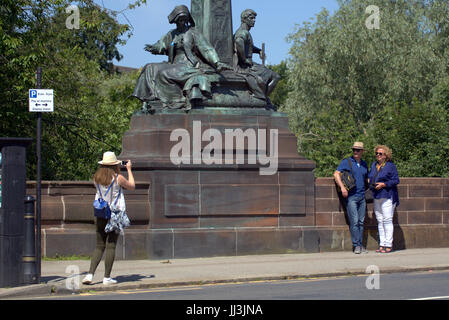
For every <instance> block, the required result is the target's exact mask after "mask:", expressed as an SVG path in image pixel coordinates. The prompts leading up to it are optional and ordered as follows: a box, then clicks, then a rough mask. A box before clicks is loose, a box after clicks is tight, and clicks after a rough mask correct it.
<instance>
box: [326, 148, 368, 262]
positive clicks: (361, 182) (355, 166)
mask: <svg viewBox="0 0 449 320" xmlns="http://www.w3.org/2000/svg"><path fill="white" fill-rule="evenodd" d="M364 151H365V149H364V147H363V143H362V142H354V145H353V146H352V152H353V155H352V157H350V158H347V159H343V161H342V162H341V163H340V165H339V166H338V168H337V170H336V171H335V172H334V179H335V182H336V183H337V185H338V187H339V188H340V190H341V193H342V195H343V197H344V198H345V199H346V210H347V212H348V218H349V224H350V225H349V231H350V233H351V239H352V245H353V247H354V253H356V254H360V253H361V252H363V253H367V252H368V251H366V249H365V248H364V247H363V246H362V239H363V222H364V221H365V212H366V200H365V183H366V179H367V177H368V166H367V165H366V162H365V161H363V160H362V155H363V152H364ZM348 159H349V160H350V163H351V166H352V173H353V175H354V179H355V187H353V188H352V189H351V190H347V189H346V188H345V186H344V185H343V182H342V181H341V174H342V173H343V172H344V171H347V172H349V173H351V167H350V165H349V162H348Z"/></svg>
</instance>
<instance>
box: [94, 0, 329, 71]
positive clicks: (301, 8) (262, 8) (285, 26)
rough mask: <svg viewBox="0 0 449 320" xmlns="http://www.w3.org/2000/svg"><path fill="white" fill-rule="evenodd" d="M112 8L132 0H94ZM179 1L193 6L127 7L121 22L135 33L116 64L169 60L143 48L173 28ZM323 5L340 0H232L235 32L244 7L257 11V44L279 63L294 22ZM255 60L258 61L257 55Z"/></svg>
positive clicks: (151, 3) (174, 0)
mask: <svg viewBox="0 0 449 320" xmlns="http://www.w3.org/2000/svg"><path fill="white" fill-rule="evenodd" d="M95 2H97V3H98V4H102V3H103V4H104V6H105V7H107V8H109V9H112V10H123V9H124V8H126V6H127V4H128V3H129V2H131V0H95ZM179 4H185V5H187V6H188V7H189V8H190V0H148V1H147V5H144V6H141V7H138V8H136V9H134V10H127V11H126V12H125V15H126V17H125V16H124V15H119V16H118V20H119V21H120V22H121V23H128V24H131V25H132V27H133V35H132V37H131V38H130V39H129V40H128V42H127V44H126V45H125V46H120V47H119V51H120V52H121V53H122V54H123V59H122V60H120V61H119V62H116V61H115V62H114V63H115V64H117V65H121V66H128V67H134V68H140V67H141V66H143V65H144V64H146V63H148V62H160V61H166V60H167V57H164V56H155V55H152V54H150V53H148V52H146V51H144V50H143V47H144V45H145V44H146V43H150V44H152V43H155V42H156V41H157V40H159V39H160V38H161V37H162V35H164V34H165V33H166V32H168V31H169V30H171V29H173V27H174V26H173V25H170V24H169V23H168V20H167V16H168V15H169V13H170V12H171V10H172V9H173V8H174V7H175V6H176V5H179ZM323 8H326V9H327V10H329V11H330V12H331V13H332V12H334V11H335V10H336V9H338V4H337V0H277V1H276V0H232V22H233V32H235V31H236V30H237V28H238V27H239V25H240V13H241V12H242V11H243V10H245V9H253V10H254V11H256V12H257V20H256V25H255V27H254V28H253V29H252V30H251V34H252V36H253V39H254V42H255V45H256V46H258V47H261V44H262V42H265V47H266V52H267V61H266V62H267V64H278V63H280V62H281V61H282V60H284V59H286V58H287V56H288V51H289V49H290V44H289V43H288V42H287V41H286V37H287V35H288V34H289V33H291V32H293V31H294V28H295V25H296V24H299V25H302V23H303V22H305V21H310V20H311V19H314V18H315V16H316V14H317V13H319V12H320V11H321V10H322V9H323ZM255 56H256V57H255V61H256V62H260V61H259V57H258V55H255Z"/></svg>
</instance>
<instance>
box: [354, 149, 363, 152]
mask: <svg viewBox="0 0 449 320" xmlns="http://www.w3.org/2000/svg"><path fill="white" fill-rule="evenodd" d="M352 151H354V152H362V151H363V149H352Z"/></svg>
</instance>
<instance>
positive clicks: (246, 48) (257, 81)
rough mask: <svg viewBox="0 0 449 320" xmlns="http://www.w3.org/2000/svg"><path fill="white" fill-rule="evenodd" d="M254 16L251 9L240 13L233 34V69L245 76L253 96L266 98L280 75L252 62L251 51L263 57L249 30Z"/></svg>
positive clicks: (254, 21) (255, 14)
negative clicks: (239, 22)
mask: <svg viewBox="0 0 449 320" xmlns="http://www.w3.org/2000/svg"><path fill="white" fill-rule="evenodd" d="M256 16H257V13H256V12H254V11H253V10H251V9H246V10H244V11H243V12H242V13H241V15H240V18H241V25H240V28H239V29H238V30H237V31H236V32H235V34H234V70H235V71H236V72H237V73H239V74H242V75H243V76H244V77H245V79H246V82H247V83H248V86H249V88H250V91H251V92H252V94H253V95H254V97H255V98H258V99H262V100H268V96H269V95H270V93H271V92H272V91H273V89H274V88H275V87H276V84H277V83H278V82H279V80H280V77H279V75H278V74H277V73H276V72H274V71H272V70H270V69H268V68H266V67H265V66H263V65H261V64H258V63H255V62H253V53H258V54H259V55H260V57H261V58H262V59H263V58H264V57H263V52H262V50H261V49H260V48H258V47H256V46H255V45H254V42H253V38H252V36H251V33H250V32H249V31H250V30H251V28H252V27H254V25H255V23H256Z"/></svg>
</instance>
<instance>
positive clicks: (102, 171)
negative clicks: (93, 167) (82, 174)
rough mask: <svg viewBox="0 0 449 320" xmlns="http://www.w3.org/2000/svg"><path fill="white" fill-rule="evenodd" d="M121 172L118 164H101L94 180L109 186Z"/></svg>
mask: <svg viewBox="0 0 449 320" xmlns="http://www.w3.org/2000/svg"><path fill="white" fill-rule="evenodd" d="M118 173H120V171H119V167H118V165H116V164H114V165H112V166H106V165H103V164H102V165H100V167H99V168H98V169H97V171H96V172H95V174H94V182H95V183H96V184H98V185H103V186H109V185H110V184H111V182H112V180H113V179H114V177H115V174H118Z"/></svg>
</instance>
